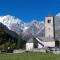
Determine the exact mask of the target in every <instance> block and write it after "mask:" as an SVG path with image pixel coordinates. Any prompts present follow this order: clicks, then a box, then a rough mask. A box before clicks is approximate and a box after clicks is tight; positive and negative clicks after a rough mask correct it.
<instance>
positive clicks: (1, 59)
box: [0, 52, 60, 60]
mask: <svg viewBox="0 0 60 60" xmlns="http://www.w3.org/2000/svg"><path fill="white" fill-rule="evenodd" d="M0 60H60V55H55V54H51V53H40V52H39V53H37V52H35V53H20V54H0Z"/></svg>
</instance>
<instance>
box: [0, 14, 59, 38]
mask: <svg viewBox="0 0 60 60" xmlns="http://www.w3.org/2000/svg"><path fill="white" fill-rule="evenodd" d="M54 20H55V36H56V38H58V37H59V36H60V13H58V14H57V15H56V16H55V17H54ZM0 22H1V23H3V24H4V25H6V26H7V27H8V28H9V29H10V30H12V31H14V32H16V33H17V34H20V33H21V32H22V34H23V37H24V38H30V37H35V36H39V37H44V35H45V34H44V33H45V31H44V29H45V28H44V21H38V20H33V21H32V22H30V23H25V22H23V21H22V20H21V19H18V18H16V17H15V16H11V15H6V16H0Z"/></svg>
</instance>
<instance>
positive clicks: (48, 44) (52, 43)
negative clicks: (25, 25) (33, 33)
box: [38, 41, 55, 48]
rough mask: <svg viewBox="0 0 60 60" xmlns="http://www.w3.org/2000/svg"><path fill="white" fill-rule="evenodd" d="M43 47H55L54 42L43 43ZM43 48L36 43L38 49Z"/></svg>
mask: <svg viewBox="0 0 60 60" xmlns="http://www.w3.org/2000/svg"><path fill="white" fill-rule="evenodd" d="M43 44H44V46H45V47H55V42H54V41H52V42H43ZM42 47H43V46H42V45H41V44H39V43H38V48H42Z"/></svg>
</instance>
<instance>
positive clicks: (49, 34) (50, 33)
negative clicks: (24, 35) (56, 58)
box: [45, 16, 55, 39]
mask: <svg viewBox="0 0 60 60" xmlns="http://www.w3.org/2000/svg"><path fill="white" fill-rule="evenodd" d="M54 27H55V25H54V17H53V16H47V17H45V38H49V39H50V38H53V39H54V37H55V34H54V31H55V28H54Z"/></svg>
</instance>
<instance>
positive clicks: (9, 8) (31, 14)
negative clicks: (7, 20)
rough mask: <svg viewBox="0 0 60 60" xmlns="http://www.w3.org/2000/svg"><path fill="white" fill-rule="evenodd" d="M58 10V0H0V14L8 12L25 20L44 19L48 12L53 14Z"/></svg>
mask: <svg viewBox="0 0 60 60" xmlns="http://www.w3.org/2000/svg"><path fill="white" fill-rule="evenodd" d="M59 11H60V0H0V16H1V15H7V14H10V15H13V16H16V17H18V18H21V19H22V20H23V21H25V22H30V21H32V20H33V19H40V20H44V17H45V16H47V15H48V13H51V15H53V16H55V15H56V14H57V13H58V12H59Z"/></svg>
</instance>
